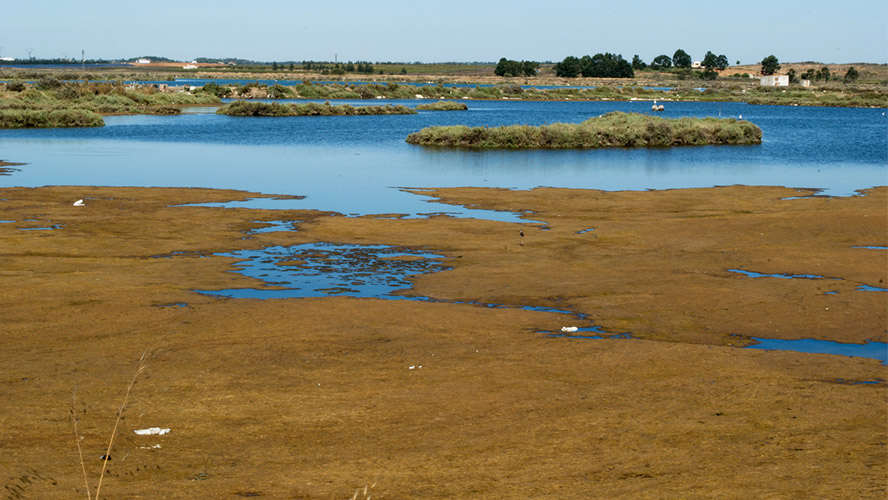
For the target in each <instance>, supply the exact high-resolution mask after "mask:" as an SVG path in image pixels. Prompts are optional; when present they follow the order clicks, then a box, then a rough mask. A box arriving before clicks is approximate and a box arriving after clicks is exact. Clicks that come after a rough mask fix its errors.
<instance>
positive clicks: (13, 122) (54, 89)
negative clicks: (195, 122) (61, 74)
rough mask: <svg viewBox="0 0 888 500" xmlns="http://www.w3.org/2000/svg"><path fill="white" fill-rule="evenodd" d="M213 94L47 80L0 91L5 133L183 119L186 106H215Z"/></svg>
mask: <svg viewBox="0 0 888 500" xmlns="http://www.w3.org/2000/svg"><path fill="white" fill-rule="evenodd" d="M218 102H219V99H218V98H217V97H215V96H211V95H209V94H203V95H192V94H190V93H187V92H161V91H160V90H159V89H157V88H155V87H151V86H140V87H133V86H125V85H124V84H122V83H110V82H89V83H84V82H71V81H62V80H59V79H56V78H41V79H40V80H37V82H35V83H24V82H19V81H17V82H9V83H6V84H5V85H4V88H3V89H2V91H0V128H40V127H101V126H102V125H104V120H103V119H102V115H115V114H157V115H173V114H179V113H180V111H181V107H182V106H185V105H199V104H215V103H218Z"/></svg>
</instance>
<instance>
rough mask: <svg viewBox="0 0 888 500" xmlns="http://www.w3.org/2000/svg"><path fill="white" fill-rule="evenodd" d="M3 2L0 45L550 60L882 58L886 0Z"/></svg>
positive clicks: (92, 53)
mask: <svg viewBox="0 0 888 500" xmlns="http://www.w3.org/2000/svg"><path fill="white" fill-rule="evenodd" d="M4 3H5V5H4V6H3V7H2V9H0V16H2V19H3V23H2V24H3V28H2V30H0V47H2V49H0V56H8V57H16V58H26V57H28V49H31V55H32V56H34V57H37V58H55V57H64V56H65V55H67V56H69V57H74V58H76V59H79V58H80V51H81V50H85V51H86V56H87V58H112V59H113V58H128V57H136V56H144V55H158V56H166V57H170V58H174V59H179V60H190V59H192V58H195V57H239V58H244V59H254V60H266V61H273V60H278V61H282V60H296V61H301V60H332V59H333V58H334V55H338V59H339V60H340V61H344V60H355V61H357V60H369V61H408V62H409V61H422V62H441V61H496V60H498V59H499V58H500V57H507V58H510V59H527V60H536V61H546V60H552V61H559V60H561V59H563V58H564V57H565V56H568V55H576V56H582V55H584V54H594V53H596V52H615V53H620V54H622V55H623V56H624V57H625V58H626V59H631V58H632V56H633V55H634V54H638V55H639V56H641V58H642V59H643V60H645V61H647V62H650V61H651V60H652V59H653V58H654V57H655V56H657V55H659V54H667V55H670V56H671V55H672V53H673V52H674V51H675V50H676V49H678V48H681V49H684V50H685V51H686V52H688V53H689V54H691V56H692V57H693V58H694V59H695V60H699V59H702V58H703V55H704V54H705V53H706V51H707V50H711V51H713V52H715V53H716V54H725V55H726V56H727V57H728V60H729V61H730V62H731V64H734V63H735V62H736V61H738V60H739V61H740V62H741V63H744V64H747V63H757V62H760V61H761V60H762V58H764V57H765V56H767V55H769V54H774V55H776V56H777V58H778V59H779V60H780V61H781V62H802V61H817V62H824V63H843V62H874V63H888V2H886V1H885V0H858V1H853V2H851V1H846V2H835V1H829V2H826V1H822V0H806V1H800V0H769V1H762V0H745V1H742V2H719V1H717V0H710V1H697V0H694V1H674V2H662V1H649V0H636V1H626V0H622V1H621V0H611V1H608V2H589V1H571V0H534V1H529V0H512V1H509V2H501V1H496V2H490V1H487V2H484V1H479V0H474V1H467V0H446V1H433V0H394V1H386V0H377V1H367V0H363V1H351V0H338V1H325V0H316V1H313V2H302V1H298V0H284V1H282V0H262V1H256V2H248V1H243V0H241V1H238V2H229V1H227V0H216V1H203V2H202V1H194V0H185V1H181V2H150V1H149V2H146V1H137V2H134V1H125V0H113V1H110V0H78V1H58V0H52V1H50V0H28V1H24V0H22V1H10V2H4Z"/></svg>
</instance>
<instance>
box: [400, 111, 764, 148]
mask: <svg viewBox="0 0 888 500" xmlns="http://www.w3.org/2000/svg"><path fill="white" fill-rule="evenodd" d="M407 142H408V143H410V144H419V145H422V146H443V147H463V148H499V149H588V148H613V147H625V148H629V147H669V146H703V145H708V144H760V143H761V142H762V131H761V129H760V128H758V127H757V126H755V125H754V124H752V123H750V122H748V121H742V120H741V121H738V120H734V119H718V118H660V117H656V116H648V115H642V114H638V113H621V112H613V113H608V114H606V115H602V116H599V117H597V118H590V119H588V120H586V121H584V122H583V123H579V124H573V123H571V124H567V123H554V124H552V125H543V126H539V127H533V126H530V125H511V126H504V127H495V128H489V127H466V126H459V125H458V126H451V127H428V128H424V129H422V130H420V131H419V132H416V133H413V134H410V135H409V136H407Z"/></svg>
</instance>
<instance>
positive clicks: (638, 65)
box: [632, 54, 647, 71]
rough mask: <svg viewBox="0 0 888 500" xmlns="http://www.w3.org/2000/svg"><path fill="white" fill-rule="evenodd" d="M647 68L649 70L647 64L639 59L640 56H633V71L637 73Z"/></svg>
mask: <svg viewBox="0 0 888 500" xmlns="http://www.w3.org/2000/svg"><path fill="white" fill-rule="evenodd" d="M645 68H647V63H645V62H644V61H642V60H641V58H640V57H638V54H635V55H634V56H632V69H634V70H636V71H641V70H643V69H645Z"/></svg>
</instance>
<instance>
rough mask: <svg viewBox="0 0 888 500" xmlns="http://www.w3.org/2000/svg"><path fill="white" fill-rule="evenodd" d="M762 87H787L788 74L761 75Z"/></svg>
mask: <svg viewBox="0 0 888 500" xmlns="http://www.w3.org/2000/svg"><path fill="white" fill-rule="evenodd" d="M761 85H762V86H763V87H789V75H763V76H762V79H761Z"/></svg>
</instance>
